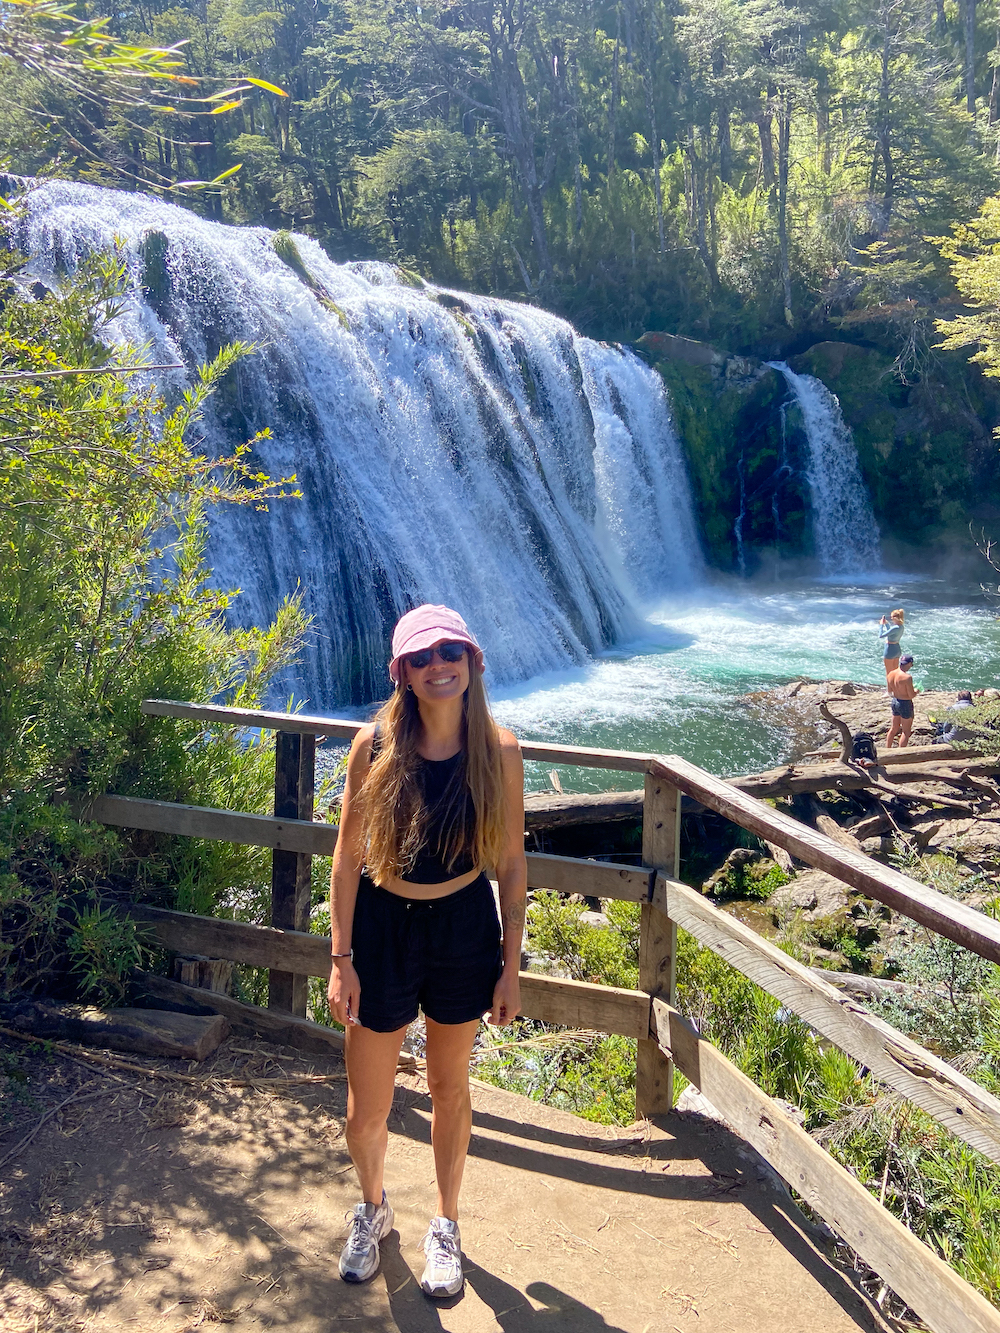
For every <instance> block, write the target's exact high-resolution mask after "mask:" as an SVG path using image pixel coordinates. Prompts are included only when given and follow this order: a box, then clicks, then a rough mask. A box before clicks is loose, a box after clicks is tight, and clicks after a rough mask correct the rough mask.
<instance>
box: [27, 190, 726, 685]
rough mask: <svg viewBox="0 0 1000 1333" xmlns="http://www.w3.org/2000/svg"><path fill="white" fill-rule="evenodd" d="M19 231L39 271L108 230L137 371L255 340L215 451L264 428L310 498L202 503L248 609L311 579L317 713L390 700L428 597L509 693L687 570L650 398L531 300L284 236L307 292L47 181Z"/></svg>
mask: <svg viewBox="0 0 1000 1333" xmlns="http://www.w3.org/2000/svg"><path fill="white" fill-rule="evenodd" d="M19 230H20V234H19V235H18V236H17V241H18V243H19V245H20V247H21V248H22V249H24V250H25V251H26V252H27V253H28V254H29V255H30V257H31V265H30V273H31V275H32V277H34V278H37V279H40V280H41V281H43V282H45V283H47V284H50V285H58V283H59V282H60V281H61V280H62V275H63V274H64V273H65V272H67V271H69V272H72V271H73V270H74V269H75V267H76V266H77V265H78V264H79V262H80V261H81V260H82V259H83V258H84V257H85V256H86V255H88V254H90V253H92V252H93V251H95V250H98V249H104V248H108V247H110V246H111V245H112V244H113V243H115V242H117V243H119V244H120V245H121V246H122V247H123V250H124V253H125V256H126V260H127V264H128V272H129V277H130V283H131V290H130V295H129V299H128V302H127V304H126V307H125V309H124V311H123V313H122V315H121V316H120V318H119V319H118V320H117V321H116V323H115V326H114V327H113V328H112V329H111V330H109V336H111V337H112V338H115V339H118V340H121V341H127V342H131V343H136V344H148V345H149V347H150V353H151V361H154V362H164V361H172V360H182V361H183V362H184V363H185V364H186V365H187V366H189V367H191V366H195V365H197V364H199V363H200V362H202V361H205V360H207V359H209V358H210V357H211V356H212V355H214V353H215V352H216V351H217V350H218V348H219V346H220V345H222V344H223V343H225V342H229V341H234V340H237V339H240V340H244V341H248V342H253V343H255V344H256V345H257V346H258V348H259V349H260V350H259V351H258V352H257V353H256V354H255V355H254V356H252V357H249V358H247V359H246V360H244V361H243V362H242V363H241V364H240V366H239V367H238V369H237V371H236V386H235V391H232V390H230V391H227V392H225V393H224V394H223V395H220V398H219V399H218V401H217V402H216V404H215V406H214V407H213V408H212V411H211V413H210V415H209V418H208V420H207V423H206V424H207V427H208V429H207V431H206V435H207V445H208V448H209V450H210V451H216V452H217V453H218V454H224V453H227V452H229V451H230V450H231V448H232V445H233V443H234V440H235V439H239V438H245V437H246V436H248V435H249V434H251V433H253V432H254V431H256V430H258V429H260V428H262V427H268V428H270V430H271V433H272V438H271V439H270V440H269V441H267V442H265V443H264V444H263V445H262V446H261V448H260V450H259V455H260V462H261V464H262V466H263V467H264V468H265V469H266V470H267V471H268V472H270V473H271V474H272V475H287V474H289V473H295V474H296V476H297V478H298V484H299V486H300V487H301V489H302V491H303V499H302V500H300V501H296V500H289V501H284V502H281V503H277V504H274V505H272V506H271V509H270V512H269V513H267V514H260V513H256V512H253V513H250V512H245V511H233V510H222V511H220V512H218V513H216V514H215V515H214V516H213V521H212V542H211V548H210V558H211V561H212V564H213V566H214V568H215V571H216V577H217V579H218V581H219V582H220V583H222V584H223V585H228V586H235V587H239V588H241V589H242V590H243V596H242V597H241V598H240V599H239V602H238V603H237V614H238V615H239V616H240V618H241V620H242V622H243V623H245V624H264V623H266V622H267V621H268V620H269V619H270V618H271V616H272V615H273V614H274V612H275V610H276V609H277V607H278V605H279V604H280V602H281V600H282V598H283V597H285V596H286V595H288V594H289V593H292V592H294V590H295V589H296V587H301V588H302V589H303V590H304V593H305V604H306V609H307V610H308V611H309V612H310V613H311V615H312V616H313V617H314V629H313V634H312V638H311V644H310V647H309V649H308V653H307V656H306V660H305V661H304V662H303V663H302V666H301V670H300V673H299V676H298V679H297V680H296V681H294V682H286V683H285V684H286V685H287V684H293V685H294V686H295V687H296V690H297V693H299V694H300V695H305V696H306V697H308V698H309V699H310V700H311V701H312V704H313V706H315V707H320V708H324V707H325V708H330V707H333V706H334V705H336V704H339V703H346V702H348V701H350V700H354V701H359V700H363V699H371V698H375V697H380V696H382V695H384V693H385V689H386V686H387V683H388V682H387V679H386V677H385V674H384V673H385V668H384V662H385V660H386V658H387V656H388V654H387V651H386V649H387V639H388V633H389V631H390V629H391V626H392V624H393V622H394V621H395V619H396V617H397V616H398V615H399V614H401V613H402V612H403V611H405V610H406V609H408V608H409V607H411V606H413V605H416V604H417V603H419V602H422V601H432V602H446V603H448V604H449V605H452V606H454V607H456V608H457V609H458V610H459V611H461V613H462V614H463V615H465V617H466V618H467V620H468V621H469V623H470V625H471V626H472V627H473V628H474V629H475V631H476V633H477V635H479V636H480V638H481V640H482V642H483V645H484V647H485V650H486V656H487V661H488V667H489V671H490V675H491V678H492V679H493V680H494V681H496V682H499V683H503V682H511V681H516V680H521V679H524V678H526V677H530V676H535V675H538V674H539V673H543V672H549V671H556V670H560V669H566V668H568V667H572V666H574V665H579V664H581V663H584V662H586V661H587V660H588V659H589V658H590V657H591V656H592V655H593V654H595V653H599V652H600V651H601V650H602V649H604V648H606V647H607V646H609V645H611V644H614V643H615V642H618V641H620V640H622V639H624V638H628V637H630V636H632V635H634V634H635V633H636V631H637V627H638V625H639V624H640V617H639V608H640V607H641V606H642V605H643V604H645V603H649V602H650V601H653V600H656V599H659V598H662V597H663V596H664V595H665V594H667V593H669V592H670V591H671V590H672V589H679V588H688V587H691V586H692V585H694V584H696V583H698V582H699V581H700V579H701V576H702V558H701V555H700V552H699V549H698V542H697V536H696V531H695V525H694V520H693V517H692V513H691V501H690V494H689V491H688V485H687V479H686V476H685V472H684V465H683V461H682V456H681V451H680V446H679V442H678V440H677V435H676V432H675V431H674V429H673V425H672V422H671V419H670V412H669V407H668V404H667V400H666V396H665V392H664V388H663V385H662V382H661V380H660V378H659V376H658V375H656V374H655V373H654V372H653V371H651V370H650V369H649V368H648V367H646V366H645V365H644V364H643V363H642V362H640V361H639V360H638V359H637V358H636V357H635V356H633V355H632V354H631V353H629V352H627V351H623V350H621V349H618V348H612V347H607V346H605V345H602V344H598V343H595V342H592V341H590V340H588V339H586V338H581V337H580V336H579V335H578V334H577V333H576V332H575V331H574V330H573V328H572V327H571V326H570V325H569V324H567V323H566V322H565V321H563V320H561V319H558V318H556V317H555V316H553V315H550V314H547V313H546V312H544V311H542V310H538V309H535V308H533V307H531V306H526V305H519V304H515V303H513V302H506V301H494V300H488V299H485V298H482V297H475V296H468V295H464V294H461V293H452V292H448V291H445V290H442V289H439V288H435V287H432V286H425V287H423V288H420V289H414V288H413V287H411V286H410V285H408V284H407V283H406V282H404V281H402V280H401V277H400V274H399V273H398V272H397V271H396V270H395V269H393V268H391V267H390V266H387V265H382V264H373V263H363V264H347V265H344V264H334V263H333V262H332V261H331V260H330V259H329V258H328V256H327V255H326V254H325V253H324V252H323V251H322V249H321V248H320V247H319V245H318V244H317V243H316V242H314V241H312V240H310V239H308V238H307V237H304V236H295V237H294V238H293V239H294V244H295V246H296V247H297V251H298V254H299V256H300V257H301V261H302V263H303V264H304V266H305V268H306V270H307V272H308V277H309V279H310V281H305V280H303V277H302V276H300V274H299V273H298V272H297V271H296V270H295V268H294V267H291V266H289V264H288V263H286V262H283V260H282V259H281V258H279V256H278V254H277V253H276V251H275V245H274V242H275V237H274V235H273V233H271V232H268V231H266V230H265V229H263V228H257V227H248V228H235V227H226V226H223V225H221V224H218V223H213V222H208V221H205V220H204V219H201V218H198V217H196V216H195V215H194V214H192V213H189V212H187V211H186V210H184V209H182V208H178V207H176V206H174V205H170V204H165V203H162V202H160V201H158V200H155V199H152V198H149V197H148V196H144V195H141V194H125V193H120V192H116V191H112V190H105V189H100V188H97V187H93V186H87V185H78V184H70V183H66V182H62V181H48V182H44V183H41V184H39V185H37V186H36V187H35V188H33V189H31V190H30V191H29V192H28V196H27V211H26V218H25V221H24V223H23V224H22V225H21V226H20V229H19ZM151 238H152V240H153V242H155V243H156V244H159V245H160V246H161V247H162V249H163V252H164V257H165V273H163V272H162V270H161V287H162V288H165V290H161V291H160V292H159V293H158V294H157V293H156V290H155V278H156V275H155V273H154V274H153V276H152V278H151V277H150V272H149V256H150V249H149V246H150V240H151ZM154 248H155V247H154ZM164 277H165V279H166V281H165V282H163V281H162V279H163V278H164ZM144 284H145V286H144ZM186 380H187V376H186V375H185V374H183V373H180V372H176V373H173V374H172V375H171V374H168V375H166V376H165V377H164V380H163V383H164V387H165V389H166V390H167V392H177V391H178V390H179V388H180V387H181V386H182V385H183V383H184V382H186Z"/></svg>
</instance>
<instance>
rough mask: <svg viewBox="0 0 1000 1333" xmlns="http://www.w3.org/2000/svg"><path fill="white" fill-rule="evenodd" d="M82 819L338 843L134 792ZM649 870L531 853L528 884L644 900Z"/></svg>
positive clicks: (319, 849) (91, 807)
mask: <svg viewBox="0 0 1000 1333" xmlns="http://www.w3.org/2000/svg"><path fill="white" fill-rule="evenodd" d="M80 818H81V819H93V820H94V821H96V822H97V823H99V824H114V825H117V826H119V827H122V828H141V829H154V830H156V831H157V832H160V833H178V834H187V835H188V836H189V837H193V838H209V839H214V840H216V841H222V842H238V843H243V844H249V845H251V846H257V847H277V848H281V849H283V850H287V851H290V852H304V853H307V854H309V855H311V856H332V855H333V852H334V849H335V848H336V846H337V826H336V825H335V824H312V823H308V822H307V821H306V820H304V819H276V818H274V817H273V816H272V815H244V814H238V813H237V812H236V811H234V810H213V809H211V808H209V807H207V806H195V805H174V804H173V803H172V802H170V801H145V800H141V799H139V798H137V797H133V796H97V797H94V798H93V800H91V801H90V802H88V803H87V805H86V806H85V807H83V808H82V809H81V811H80ZM649 883H650V880H649V871H648V870H643V869H641V868H639V867H637V866H623V865H619V864H617V863H616V862H609V861H583V860H579V859H578V858H576V857H573V856H552V855H550V854H549V853H547V852H529V853H528V885H529V887H530V888H533V889H555V890H557V891H558V892H560V893H580V894H583V895H584V896H585V897H592V898H624V899H626V900H627V901H629V902H642V901H643V900H644V899H647V898H648V897H649Z"/></svg>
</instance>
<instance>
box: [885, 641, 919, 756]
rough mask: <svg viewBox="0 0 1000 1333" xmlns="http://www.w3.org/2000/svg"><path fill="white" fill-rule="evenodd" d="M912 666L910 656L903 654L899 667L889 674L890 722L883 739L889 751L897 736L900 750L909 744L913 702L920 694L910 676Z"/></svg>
mask: <svg viewBox="0 0 1000 1333" xmlns="http://www.w3.org/2000/svg"><path fill="white" fill-rule="evenodd" d="M912 665H913V657H912V655H911V654H910V653H904V654H903V655H902V657H901V658H900V659H899V666H898V667H897V668H896V669H895V671H890V672H889V681H888V684H889V693H890V694H891V695H892V721H891V722H890V724H889V734H888V735H887V736H886V738H885V743H886V745H887V746H888V747H889V748H890V749H891V748H892V742H893V741H894V740H895V738H896V737H897V736H898V737H899V748H900V749H902V748H903V746H904V745H909V743H910V732H911V731H912V730H913V700H914V699H915V698H916V697H917V695H918V694H919V693H920V691H919V690H918V689H917V687H916V686H915V685H914V683H913V680H912V678H911V676H910V667H911V666H912Z"/></svg>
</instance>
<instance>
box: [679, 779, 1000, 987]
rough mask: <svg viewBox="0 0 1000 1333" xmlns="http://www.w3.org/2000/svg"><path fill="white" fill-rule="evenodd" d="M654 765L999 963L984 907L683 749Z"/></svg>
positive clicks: (811, 861)
mask: <svg viewBox="0 0 1000 1333" xmlns="http://www.w3.org/2000/svg"><path fill="white" fill-rule="evenodd" d="M653 768H654V771H656V772H657V773H660V774H661V775H662V776H663V777H664V778H666V779H667V781H668V782H674V783H676V785H677V786H678V787H680V789H681V790H682V791H683V792H686V793H687V794H688V795H689V796H693V797H695V799H696V800H699V801H701V802H702V804H703V805H707V806H708V808H709V809H710V810H715V811H717V812H718V813H719V814H720V815H725V817H726V818H727V819H731V820H732V821H733V823H735V824H739V825H740V826H741V827H742V828H745V829H749V830H750V832H751V833H756V834H758V835H759V836H760V837H761V838H766V839H768V840H769V841H770V842H776V843H778V844H779V846H782V847H784V848H785V849H786V850H787V851H789V852H791V853H793V855H795V856H797V857H799V859H800V860H802V861H805V862H806V863H807V864H808V865H811V866H816V867H817V869H819V870H825V871H826V872H827V873H828V874H830V875H833V876H835V877H836V878H837V879H840V880H843V882H844V883H845V884H850V885H851V886H852V887H853V888H855V889H860V890H861V892H862V893H865V894H867V895H868V896H869V897H871V898H875V899H877V900H878V901H879V902H883V903H885V904H886V905H887V906H888V907H892V908H893V909H894V910H896V911H897V912H901V913H902V914H903V915H904V916H908V917H910V918H911V919H912V920H914V921H918V922H920V924H921V925H923V926H927V927H928V928H929V929H930V930H934V931H937V933H938V934H939V935H944V936H945V938H946V939H950V940H954V941H955V943H956V944H961V945H963V946H964V947H965V948H967V949H971V950H972V951H973V952H974V953H978V954H980V955H981V956H982V957H983V958H988V959H990V961H991V962H994V963H1000V922H998V921H993V920H992V919H991V918H990V917H988V916H986V915H985V914H984V913H983V912H977V911H976V910H975V909H974V908H971V907H967V906H965V905H964V904H963V903H958V902H955V901H954V899H952V898H946V897H945V896H944V894H942V893H937V892H935V890H934V889H929V888H928V887H927V886H926V885H924V884H918V883H917V881H916V880H914V879H910V878H909V876H907V875H903V874H901V873H900V872H899V871H898V870H892V869H890V868H889V867H888V866H883V865H879V863H878V862H877V861H873V860H871V859H870V858H869V857H867V856H865V855H864V853H863V852H862V851H861V850H860V849H858V850H857V851H852V850H851V849H849V848H847V847H841V846H838V844H837V843H835V842H833V841H831V839H829V838H827V837H826V836H825V835H824V834H822V833H817V832H816V830H815V829H811V828H808V827H807V826H806V825H805V824H801V823H799V821H798V820H797V819H792V818H791V817H790V816H789V815H785V814H782V813H780V812H779V811H777V810H772V809H771V807H770V806H768V805H764V804H762V803H761V802H760V801H757V800H755V799H754V798H753V797H752V796H747V795H746V794H745V793H744V792H741V791H737V790H736V789H735V788H734V787H732V786H730V784H729V783H727V782H724V781H723V780H722V779H721V778H714V777H712V775H711V774H710V773H706V772H705V771H704V769H700V768H698V767H696V766H695V765H694V764H689V763H688V762H687V760H686V759H681V758H680V756H679V755H666V756H663V757H661V758H659V759H656V760H654V761H653Z"/></svg>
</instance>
